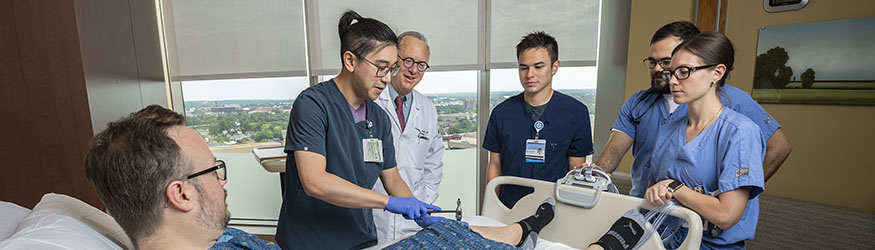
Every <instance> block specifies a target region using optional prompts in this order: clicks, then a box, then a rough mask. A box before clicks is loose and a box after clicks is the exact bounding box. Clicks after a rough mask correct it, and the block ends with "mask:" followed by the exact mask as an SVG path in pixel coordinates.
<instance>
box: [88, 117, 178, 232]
mask: <svg viewBox="0 0 875 250" xmlns="http://www.w3.org/2000/svg"><path fill="white" fill-rule="evenodd" d="M178 125H182V126H184V125H185V117H183V116H182V115H180V114H177V113H176V112H173V111H172V110H169V109H166V108H163V107H161V106H158V105H150V106H148V107H146V108H144V109H142V110H140V111H138V112H136V113H133V114H131V115H129V116H128V117H125V118H122V119H120V120H118V121H114V122H110V123H109V124H108V126H107V128H106V129H105V130H103V131H102V132H100V133H99V134H97V135H96V136H95V137H94V139H93V140H92V146H91V150H90V151H89V152H88V155H87V156H85V175H86V176H87V177H88V179H89V180H90V181H91V182H92V183H93V184H94V187H95V189H96V190H97V195H98V196H99V197H100V200H101V201H102V202H103V204H105V205H106V208H107V210H108V211H109V214H111V215H112V217H113V218H115V220H116V221H117V222H118V223H119V225H120V226H121V227H122V228H123V229H124V230H125V232H126V233H127V235H128V236H130V238H131V241H133V242H134V244H135V245H136V244H137V240H138V239H142V238H144V237H146V236H149V235H151V234H153V233H155V231H156V230H157V229H158V225H159V223H160V222H161V217H162V213H161V211H162V208H163V207H164V204H165V202H166V198H165V197H164V189H165V188H166V187H167V185H168V184H170V182H171V181H172V180H174V179H176V178H180V177H182V176H183V175H185V174H186V173H187V172H188V171H191V169H192V166H191V164H189V163H188V161H185V160H184V159H183V158H184V157H183V156H182V152H180V147H179V145H177V144H176V142H175V141H174V140H173V139H172V138H170V137H169V136H168V135H167V129H168V128H170V127H173V126H178Z"/></svg>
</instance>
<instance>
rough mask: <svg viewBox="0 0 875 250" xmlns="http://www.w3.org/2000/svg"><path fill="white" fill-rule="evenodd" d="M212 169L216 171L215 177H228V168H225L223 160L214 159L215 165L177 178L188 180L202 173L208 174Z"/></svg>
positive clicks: (222, 178)
mask: <svg viewBox="0 0 875 250" xmlns="http://www.w3.org/2000/svg"><path fill="white" fill-rule="evenodd" d="M213 171H216V178H217V179H219V180H223V181H224V180H227V179H228V170H227V169H225V161H223V160H216V165H215V166H213V167H211V168H208V169H204V170H203V171H200V172H197V173H194V174H190V175H188V176H186V177H182V178H179V180H180V181H186V180H190V179H193V178H195V177H198V176H201V175H204V174H208V173H210V172H213Z"/></svg>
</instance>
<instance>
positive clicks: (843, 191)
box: [621, 0, 875, 211]
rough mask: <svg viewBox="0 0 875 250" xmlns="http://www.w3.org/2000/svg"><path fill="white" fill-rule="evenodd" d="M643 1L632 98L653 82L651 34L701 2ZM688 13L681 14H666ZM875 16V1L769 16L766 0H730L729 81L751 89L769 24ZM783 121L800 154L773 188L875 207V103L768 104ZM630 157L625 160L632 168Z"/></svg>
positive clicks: (634, 32)
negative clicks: (762, 32)
mask: <svg viewBox="0 0 875 250" xmlns="http://www.w3.org/2000/svg"><path fill="white" fill-rule="evenodd" d="M670 3H671V4H665V2H662V1H635V2H633V4H632V18H631V22H630V35H629V39H630V40H629V62H628V66H629V67H628V68H629V70H628V71H627V79H629V80H628V81H627V83H626V96H627V97H628V96H629V95H631V94H632V93H634V92H636V91H638V90H641V89H644V88H646V87H647V72H646V71H645V70H644V68H643V66H641V59H642V58H644V57H646V56H647V49H648V44H649V41H650V36H651V35H652V34H653V32H654V31H655V30H656V29H658V28H659V27H660V26H661V25H663V24H665V23H668V22H670V21H674V20H690V21H692V20H693V19H694V14H695V9H694V8H695V1H692V0H690V1H672V2H670ZM671 10H681V11H680V12H679V13H678V14H675V15H670V16H668V15H665V13H669V11H671ZM872 16H875V1H871V0H834V1H816V0H815V1H810V2H809V4H808V6H806V7H805V8H804V9H801V10H796V11H790V12H780V13H767V12H765V11H764V10H763V5H762V1H755V0H736V1H729V3H728V10H727V15H726V32H725V33H726V35H727V36H728V37H729V38H730V39H731V40H732V42H733V44H734V45H735V48H736V57H735V58H736V60H735V71H734V72H733V75H732V78H731V79H730V80H729V83H730V84H732V85H733V86H736V87H738V88H740V89H742V90H745V91H750V89H751V88H752V83H751V81H752V80H753V69H754V59H755V58H756V46H757V35H758V29H759V28H760V27H762V26H772V25H785V24H796V23H807V22H820V21H829V20H839V19H848V18H859V17H872ZM763 108H765V109H766V111H768V112H769V113H770V114H772V116H774V117H775V119H777V120H778V121H779V122H780V123H781V125H782V126H783V131H784V133H785V134H786V135H787V137H788V138H789V139H790V141H791V142H792V143H793V153H792V154H791V155H790V158H788V159H787V161H786V162H785V163H784V165H783V166H782V168H781V170H780V171H779V172H778V173H777V174H776V175H775V176H774V177H773V178H772V179H771V180H769V182H768V183H766V193H767V194H771V195H777V196H783V197H789V198H794V199H800V200H808V201H815V202H821V203H826V204H831V205H838V206H844V207H850V208H855V209H860V210H867V211H875V186H873V185H872V183H870V181H873V178H875V163H873V159H872V157H870V154H873V152H875V150H873V149H872V147H873V146H872V144H871V142H873V141H875V130H873V129H872V124H875V107H872V106H840V105H796V104H792V105H791V104H764V105H763ZM629 165H631V157H630V156H629V155H627V156H626V158H624V162H623V163H622V164H621V166H622V168H621V170H622V171H626V172H628V169H629Z"/></svg>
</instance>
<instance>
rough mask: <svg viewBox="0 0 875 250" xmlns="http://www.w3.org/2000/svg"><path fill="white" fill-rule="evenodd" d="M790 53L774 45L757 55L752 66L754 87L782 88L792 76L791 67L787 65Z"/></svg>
mask: <svg viewBox="0 0 875 250" xmlns="http://www.w3.org/2000/svg"><path fill="white" fill-rule="evenodd" d="M789 60H790V55H789V54H788V53H787V50H785V49H784V48H781V47H774V48H771V49H769V50H768V51H766V53H763V54H760V55H758V56H757V59H756V63H755V67H754V73H753V74H754V88H766V89H770V88H774V89H783V88H786V87H787V84H789V83H790V78H791V77H793V68H791V67H789V66H787V65H786V64H787V61H789Z"/></svg>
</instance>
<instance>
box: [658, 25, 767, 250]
mask: <svg viewBox="0 0 875 250" xmlns="http://www.w3.org/2000/svg"><path fill="white" fill-rule="evenodd" d="M734 51H735V50H734V48H733V46H732V43H731V42H730V41H729V39H727V38H726V36H724V35H723V34H720V33H714V32H704V33H701V34H699V35H696V36H695V37H693V38H691V39H689V40H688V41H685V42H684V43H682V44H681V45H678V47H677V48H675V49H674V52H673V53H672V62H671V69H670V70H666V71H663V73H662V75H663V78H664V80H666V81H668V82H669V86H670V87H671V94H672V96H673V97H674V101H675V102H677V103H678V104H684V103H686V104H687V107H688V115H687V116H686V117H681V118H679V119H677V120H674V121H672V122H670V123H668V124H666V125H664V126H662V127H661V128H660V130H659V139H658V141H657V144H656V150H655V151H654V154H653V158H651V160H652V163H651V166H653V167H652V169H651V170H650V178H649V179H650V183H654V184H653V185H651V186H650V187H649V188H648V189H647V191H646V192H645V194H644V199H645V200H647V201H649V202H651V203H654V204H657V205H661V204H663V203H665V202H666V201H668V200H669V199H672V198H674V199H675V200H677V201H678V202H680V203H681V204H682V205H683V206H684V207H687V208H689V209H692V210H693V211H696V212H697V213H699V215H700V216H701V217H702V218H703V219H705V220H706V221H707V222H706V224H705V232H703V235H702V249H744V240H746V239H752V238H753V236H754V232H755V231H756V224H757V219H758V217H759V200H758V199H757V196H758V195H759V194H760V193H762V192H763V169H762V165H763V156H764V155H763V154H764V152H765V140H764V139H763V137H762V135H761V133H760V131H759V128H758V126H757V125H756V124H755V123H754V122H753V121H751V120H750V119H749V118H747V117H746V116H744V115H742V114H739V113H738V112H735V111H733V110H732V109H729V108H725V109H724V108H723V105H722V104H721V102H720V98H721V97H720V95H719V93H720V92H722V90H721V87H722V86H723V84H724V83H725V81H726V78H727V77H728V76H729V72H730V71H731V70H732V64H733V61H734Z"/></svg>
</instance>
